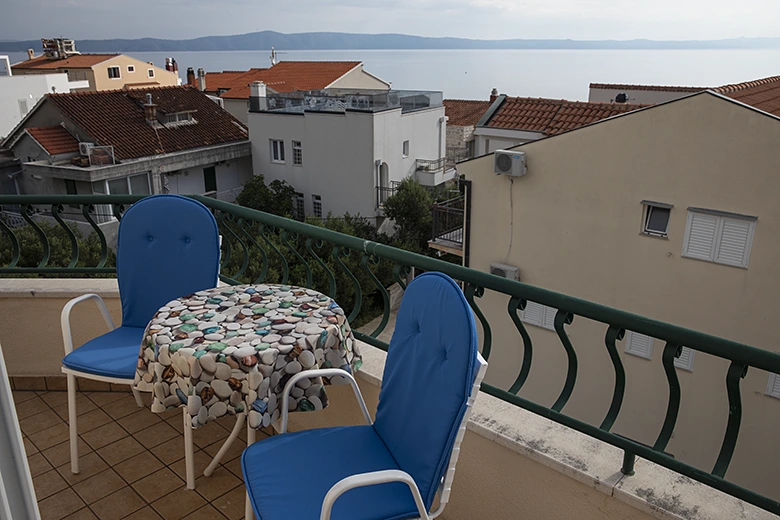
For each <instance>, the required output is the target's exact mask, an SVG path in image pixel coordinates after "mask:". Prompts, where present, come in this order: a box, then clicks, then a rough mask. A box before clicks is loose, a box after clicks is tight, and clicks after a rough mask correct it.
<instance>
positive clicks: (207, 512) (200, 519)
mask: <svg viewBox="0 0 780 520" xmlns="http://www.w3.org/2000/svg"><path fill="white" fill-rule="evenodd" d="M223 518H225V517H224V516H223V515H222V513H220V512H219V511H217V510H216V509H215V508H214V506H212V505H210V504H209V505H206V506H204V507H201V508H200V509H198V510H197V511H195V512H194V513H190V514H189V515H187V516H185V517H184V520H217V519H219V520H221V519H223Z"/></svg>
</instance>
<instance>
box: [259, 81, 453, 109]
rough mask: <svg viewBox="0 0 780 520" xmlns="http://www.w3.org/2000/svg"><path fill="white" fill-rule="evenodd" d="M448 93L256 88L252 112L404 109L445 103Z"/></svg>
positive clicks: (435, 106)
mask: <svg viewBox="0 0 780 520" xmlns="http://www.w3.org/2000/svg"><path fill="white" fill-rule="evenodd" d="M443 99H444V95H443V93H442V92H437V91H422V90H368V89H327V90H298V91H295V92H279V93H270V92H266V91H265V86H263V88H262V90H260V91H258V90H255V91H254V92H253V95H250V97H249V111H250V112H280V113H303V112H335V113H343V112H346V111H357V112H369V113H372V112H382V111H384V110H392V109H397V108H400V109H401V112H402V113H404V114H405V113H408V112H414V111H417V110H424V109H428V108H438V107H443V106H444V105H443V103H442V101H443Z"/></svg>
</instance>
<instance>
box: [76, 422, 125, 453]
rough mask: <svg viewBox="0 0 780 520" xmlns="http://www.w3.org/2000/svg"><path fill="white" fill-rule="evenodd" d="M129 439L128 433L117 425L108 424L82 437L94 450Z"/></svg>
mask: <svg viewBox="0 0 780 520" xmlns="http://www.w3.org/2000/svg"><path fill="white" fill-rule="evenodd" d="M125 437H127V432H126V431H125V430H124V429H123V428H122V427H121V426H119V425H118V424H117V423H114V422H112V423H108V424H106V425H104V426H101V427H100V428H95V429H94V430H92V431H89V432H87V433H85V434H84V435H82V436H81V438H82V439H84V440H85V441H86V442H87V444H89V445H90V447H92V449H93V450H99V449H100V448H102V447H103V446H108V445H109V444H111V443H112V442H116V441H118V440H119V439H124V438H125Z"/></svg>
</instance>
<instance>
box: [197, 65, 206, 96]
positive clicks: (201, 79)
mask: <svg viewBox="0 0 780 520" xmlns="http://www.w3.org/2000/svg"><path fill="white" fill-rule="evenodd" d="M198 90H200V91H201V92H203V91H204V90H206V73H205V72H203V69H198Z"/></svg>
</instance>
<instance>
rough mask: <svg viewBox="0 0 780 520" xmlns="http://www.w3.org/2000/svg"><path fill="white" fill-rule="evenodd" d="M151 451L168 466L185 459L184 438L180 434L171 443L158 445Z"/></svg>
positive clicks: (166, 442)
mask: <svg viewBox="0 0 780 520" xmlns="http://www.w3.org/2000/svg"><path fill="white" fill-rule="evenodd" d="M149 451H151V452H152V453H154V455H155V456H156V457H157V458H158V459H160V460H161V461H162V462H163V464H165V465H166V466H168V465H170V464H173V463H174V462H176V461H177V460H181V459H183V458H184V437H183V436H182V435H181V434H179V435H177V436H176V437H174V438H172V439H171V440H169V441H165V442H164V443H162V444H158V445H157V446H155V447H154V448H151V449H150V450H149Z"/></svg>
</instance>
